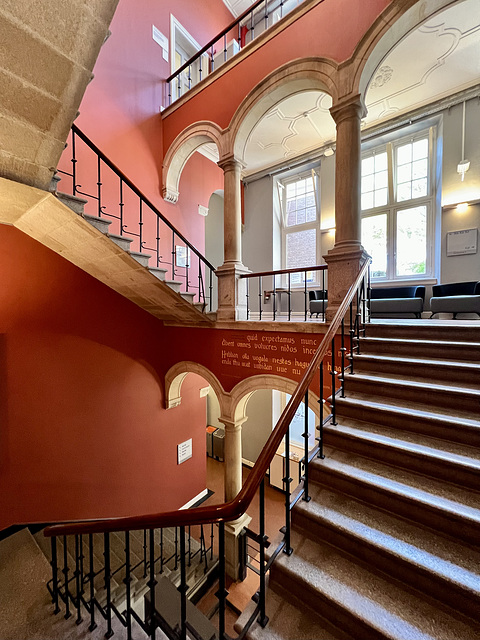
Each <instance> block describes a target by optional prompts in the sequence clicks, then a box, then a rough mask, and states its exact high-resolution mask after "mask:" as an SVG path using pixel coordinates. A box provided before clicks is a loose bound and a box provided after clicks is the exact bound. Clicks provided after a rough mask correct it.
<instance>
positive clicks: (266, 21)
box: [264, 0, 268, 31]
mask: <svg viewBox="0 0 480 640" xmlns="http://www.w3.org/2000/svg"><path fill="white" fill-rule="evenodd" d="M264 20H265V31H266V30H267V29H268V0H265V17H264Z"/></svg>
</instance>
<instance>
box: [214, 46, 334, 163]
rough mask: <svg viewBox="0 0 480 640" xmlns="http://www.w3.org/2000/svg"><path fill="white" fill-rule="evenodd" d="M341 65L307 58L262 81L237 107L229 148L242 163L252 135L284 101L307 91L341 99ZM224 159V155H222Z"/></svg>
mask: <svg viewBox="0 0 480 640" xmlns="http://www.w3.org/2000/svg"><path fill="white" fill-rule="evenodd" d="M337 67H338V65H337V63H336V62H334V61H333V60H329V59H320V58H305V59H301V60H295V61H293V62H289V63H288V64H285V65H283V66H281V67H279V68H278V69H276V70H275V71H274V72H273V73H271V74H270V75H269V76H267V77H266V78H265V79H264V80H262V82H260V83H259V84H258V85H257V86H256V87H255V88H254V89H253V90H252V91H251V92H250V93H249V94H248V96H247V97H246V98H245V99H244V100H243V102H242V103H241V104H240V106H239V107H238V108H237V110H236V112H235V114H234V115H233V118H232V120H231V122H230V126H229V128H228V138H229V142H228V149H226V150H225V152H226V153H227V154H228V155H233V157H235V158H236V159H238V160H239V161H240V162H241V161H242V159H243V157H244V151H245V145H246V142H247V140H248V136H249V134H250V132H251V131H252V130H253V128H254V126H255V125H256V124H257V123H258V121H259V120H260V119H261V118H262V117H263V116H264V115H265V114H266V113H267V112H268V111H269V109H271V108H272V107H273V106H274V105H276V104H278V103H279V102H280V101H281V100H284V99H285V98H287V97H289V96H292V95H294V94H296V93H301V92H304V91H313V90H317V91H318V90H321V91H325V93H328V94H329V95H330V96H331V97H332V99H333V101H334V102H335V100H336V99H337V95H338V90H337V84H336V80H335V78H336V73H337ZM220 157H221V158H222V156H220Z"/></svg>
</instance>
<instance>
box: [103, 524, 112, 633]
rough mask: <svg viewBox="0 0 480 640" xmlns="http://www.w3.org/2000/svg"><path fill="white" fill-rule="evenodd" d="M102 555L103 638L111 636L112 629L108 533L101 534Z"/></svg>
mask: <svg viewBox="0 0 480 640" xmlns="http://www.w3.org/2000/svg"><path fill="white" fill-rule="evenodd" d="M103 557H104V558H105V592H106V600H107V601H106V604H105V615H106V620H107V633H106V634H105V638H111V637H112V636H113V630H112V592H111V586H112V585H111V579H112V576H111V571H110V534H109V533H104V534H103Z"/></svg>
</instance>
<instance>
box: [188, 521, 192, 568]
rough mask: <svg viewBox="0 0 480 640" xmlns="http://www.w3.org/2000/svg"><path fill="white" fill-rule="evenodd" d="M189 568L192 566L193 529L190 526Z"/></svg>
mask: <svg viewBox="0 0 480 640" xmlns="http://www.w3.org/2000/svg"><path fill="white" fill-rule="evenodd" d="M188 566H189V567H191V566H192V528H191V527H190V525H188Z"/></svg>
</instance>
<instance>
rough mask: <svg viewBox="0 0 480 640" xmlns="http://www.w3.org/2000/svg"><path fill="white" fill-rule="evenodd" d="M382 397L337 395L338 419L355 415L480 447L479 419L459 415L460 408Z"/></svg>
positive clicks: (350, 417) (378, 422)
mask: <svg viewBox="0 0 480 640" xmlns="http://www.w3.org/2000/svg"><path fill="white" fill-rule="evenodd" d="M382 400H383V399H381V398H379V399H378V400H372V397H371V396H368V395H364V394H360V393H358V394H357V393H355V394H349V396H348V397H345V398H340V397H337V399H336V413H337V419H338V420H339V421H340V420H342V419H344V418H347V419H357V420H361V421H363V422H368V423H371V424H377V425H384V426H391V427H396V428H399V429H403V430H408V431H413V432H415V433H423V434H424V435H428V436H432V437H435V438H441V439H443V440H448V441H450V442H459V443H463V444H468V445H471V446H474V447H480V421H479V420H472V419H471V418H470V417H467V416H466V415H465V416H462V412H461V411H457V412H456V414H455V415H452V413H451V412H441V409H438V410H434V409H429V408H424V409H422V408H421V407H420V406H419V405H416V404H414V403H413V402H402V403H401V404H395V403H394V401H391V402H389V401H387V400H386V399H385V401H382ZM468 415H470V414H468Z"/></svg>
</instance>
